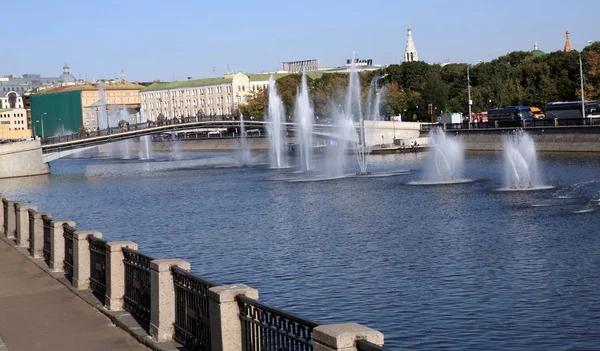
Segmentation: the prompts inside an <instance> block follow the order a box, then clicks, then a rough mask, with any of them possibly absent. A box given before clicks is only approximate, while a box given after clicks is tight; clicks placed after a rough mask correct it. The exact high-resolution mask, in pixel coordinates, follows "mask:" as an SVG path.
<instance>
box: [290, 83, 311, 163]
mask: <svg viewBox="0 0 600 351" xmlns="http://www.w3.org/2000/svg"><path fill="white" fill-rule="evenodd" d="M294 116H295V117H296V121H297V122H298V123H300V130H299V131H298V138H297V142H296V143H297V144H299V145H298V146H299V148H300V158H299V165H298V166H299V168H300V170H301V171H304V172H310V171H313V170H314V169H313V159H312V156H313V155H312V151H313V150H312V148H313V136H312V130H313V120H314V112H313V109H312V107H311V106H310V99H309V97H308V86H307V84H306V73H304V74H302V85H301V87H300V90H299V91H298V94H297V96H296V106H295V111H294Z"/></svg>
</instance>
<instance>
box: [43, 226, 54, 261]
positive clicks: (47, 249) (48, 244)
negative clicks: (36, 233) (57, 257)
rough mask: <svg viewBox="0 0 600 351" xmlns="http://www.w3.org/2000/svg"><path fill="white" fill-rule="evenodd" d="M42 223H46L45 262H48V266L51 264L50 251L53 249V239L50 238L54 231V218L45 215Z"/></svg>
mask: <svg viewBox="0 0 600 351" xmlns="http://www.w3.org/2000/svg"><path fill="white" fill-rule="evenodd" d="M42 221H43V222H44V248H43V252H44V261H46V264H50V258H51V257H50V250H51V248H52V238H51V237H50V233H51V230H52V217H50V216H47V215H43V216H42Z"/></svg>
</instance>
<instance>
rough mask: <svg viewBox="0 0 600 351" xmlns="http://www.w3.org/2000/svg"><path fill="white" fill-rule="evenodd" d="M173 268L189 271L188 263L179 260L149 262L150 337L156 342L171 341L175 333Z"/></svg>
mask: <svg viewBox="0 0 600 351" xmlns="http://www.w3.org/2000/svg"><path fill="white" fill-rule="evenodd" d="M173 266H178V267H180V268H182V269H185V270H186V271H189V270H190V269H191V265H190V263H189V262H187V261H184V260H180V259H172V260H153V261H152V262H150V270H151V273H150V301H151V305H150V306H151V308H150V335H152V337H154V339H155V340H156V341H158V342H165V341H170V340H172V339H173V333H174V332H175V328H174V327H173V323H175V286H174V285H173V273H171V267H173Z"/></svg>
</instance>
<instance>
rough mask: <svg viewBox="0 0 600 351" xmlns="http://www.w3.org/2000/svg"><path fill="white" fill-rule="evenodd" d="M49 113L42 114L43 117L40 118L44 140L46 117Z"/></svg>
mask: <svg viewBox="0 0 600 351" xmlns="http://www.w3.org/2000/svg"><path fill="white" fill-rule="evenodd" d="M47 114H48V113H47V112H44V113H42V115H41V116H40V123H41V125H42V139H44V118H43V117H44V115H47Z"/></svg>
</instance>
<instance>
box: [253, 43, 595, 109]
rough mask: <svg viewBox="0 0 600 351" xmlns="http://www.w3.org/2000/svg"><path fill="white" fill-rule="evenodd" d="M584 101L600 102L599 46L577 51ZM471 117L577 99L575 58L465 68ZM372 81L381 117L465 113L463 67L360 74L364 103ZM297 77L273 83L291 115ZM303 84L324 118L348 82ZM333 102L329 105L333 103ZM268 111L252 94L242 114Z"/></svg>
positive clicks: (559, 54)
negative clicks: (506, 108) (375, 83)
mask: <svg viewBox="0 0 600 351" xmlns="http://www.w3.org/2000/svg"><path fill="white" fill-rule="evenodd" d="M581 54H582V62H583V70H584V72H583V73H584V82H585V84H584V90H585V98H586V100H597V99H600V42H597V43H594V44H592V45H589V46H587V47H586V48H585V49H583V51H582V53H581ZM469 75H470V79H471V99H472V100H473V106H472V110H473V111H474V112H478V111H484V110H487V109H488V108H494V107H502V106H512V105H525V106H538V107H541V108H544V106H545V104H546V102H551V101H575V100H580V99H581V91H580V79H579V52H577V51H571V52H563V51H555V52H552V53H548V54H544V55H539V56H534V55H532V54H531V53H530V52H523V51H515V52H511V53H509V54H507V55H504V56H500V57H498V58H496V59H494V60H492V61H490V62H483V63H479V64H475V65H472V66H471V67H470V72H469ZM373 77H380V80H379V82H378V86H379V87H381V88H382V89H381V90H380V91H381V92H382V93H383V95H382V98H381V111H380V112H381V115H382V116H388V117H389V116H398V115H400V114H401V115H402V116H403V120H419V121H429V120H430V117H429V115H428V108H427V106H428V104H433V105H434V106H435V113H436V115H439V114H441V113H443V112H463V113H465V114H466V113H467V111H468V105H467V65H466V64H448V65H445V66H443V67H442V66H440V65H438V64H432V65H431V64H428V63H425V62H405V63H402V64H401V65H389V66H387V67H386V68H384V69H381V70H378V71H374V72H361V73H360V78H361V84H362V88H363V89H362V92H363V95H364V96H365V97H366V95H367V91H368V87H369V85H370V82H371V80H372V79H373ZM300 79H301V76H300V75H299V74H291V75H287V76H284V77H282V78H280V79H278V80H277V88H278V90H279V93H280V95H281V98H282V100H283V102H284V105H285V110H286V113H287V114H288V115H290V116H292V115H293V108H294V99H295V96H296V94H297V90H298V87H299V85H300ZM307 79H308V85H309V89H310V95H311V97H312V101H313V107H314V110H315V115H317V116H323V117H327V116H329V115H330V112H331V108H332V106H333V105H332V104H341V103H342V101H343V94H344V90H345V87H346V85H347V81H348V75H347V74H344V73H332V74H323V76H322V77H320V78H316V79H310V78H307ZM332 101H333V102H332ZM266 107H267V92H266V91H259V92H257V93H255V94H254V96H252V97H251V98H250V99H249V100H248V103H247V104H246V105H245V106H244V107H243V108H242V112H244V114H245V115H252V116H255V117H258V118H261V117H262V116H263V115H264V112H265V111H266Z"/></svg>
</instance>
